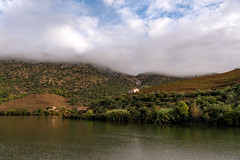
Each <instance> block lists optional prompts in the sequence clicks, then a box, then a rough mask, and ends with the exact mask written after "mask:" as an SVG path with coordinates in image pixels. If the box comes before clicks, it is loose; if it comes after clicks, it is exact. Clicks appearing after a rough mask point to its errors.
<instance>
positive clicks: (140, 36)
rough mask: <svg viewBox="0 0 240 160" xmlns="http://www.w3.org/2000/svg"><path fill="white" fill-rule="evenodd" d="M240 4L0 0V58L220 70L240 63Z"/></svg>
mask: <svg viewBox="0 0 240 160" xmlns="http://www.w3.org/2000/svg"><path fill="white" fill-rule="evenodd" d="M143 8H144V10H143ZM239 8H240V2H239V1H238V0H203V1H201V2H200V1H197V0H193V1H176V0H166V1H165V2H164V3H163V2H162V1H161V0H154V1H148V0H145V1H142V2H138V1H137V0H133V1H131V2H128V1H124V0H103V1H98V2H94V3H87V1H76V0H69V1H63V0H54V1H52V0H0V59H21V60H28V61H29V60H30V61H31V60H33V61H41V62H66V63H68V62H73V63H92V64H96V65H101V66H106V67H109V68H111V69H113V70H117V71H121V72H124V73H128V74H134V75H136V74H139V73H144V72H156V73H164V74H170V75H176V76H189V75H198V74H207V73H216V72H225V71H229V70H232V69H234V68H237V67H239V61H240V52H239V51H240V36H239V35H240V30H239V28H240V10H239Z"/></svg>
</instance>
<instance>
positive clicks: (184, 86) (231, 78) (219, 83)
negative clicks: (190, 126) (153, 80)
mask: <svg viewBox="0 0 240 160" xmlns="http://www.w3.org/2000/svg"><path fill="white" fill-rule="evenodd" d="M237 83H240V69H235V70H233V71H229V72H226V73H221V74H214V75H208V76H202V77H196V78H191V79H186V80H180V81H175V82H169V83H166V84H160V85H155V86H153V87H150V88H146V89H143V90H142V92H143V93H150V92H156V91H160V92H161V91H166V92H190V91H196V90H208V89H218V88H223V87H226V86H231V85H234V84H237Z"/></svg>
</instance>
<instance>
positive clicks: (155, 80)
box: [136, 73, 183, 86]
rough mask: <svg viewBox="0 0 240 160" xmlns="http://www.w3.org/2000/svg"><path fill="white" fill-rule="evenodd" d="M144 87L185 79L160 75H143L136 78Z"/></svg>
mask: <svg viewBox="0 0 240 160" xmlns="http://www.w3.org/2000/svg"><path fill="white" fill-rule="evenodd" d="M136 78H137V79H138V80H139V81H140V82H141V85H142V86H154V85H158V84H162V83H167V82H172V81H178V80H182V79H183V78H179V77H174V76H168V75H163V74H158V73H143V74H139V75H137V76H136Z"/></svg>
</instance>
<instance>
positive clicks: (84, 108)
mask: <svg viewBox="0 0 240 160" xmlns="http://www.w3.org/2000/svg"><path fill="white" fill-rule="evenodd" d="M88 109H89V107H78V108H77V111H86V110H88Z"/></svg>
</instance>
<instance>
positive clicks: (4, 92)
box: [0, 61, 175, 105]
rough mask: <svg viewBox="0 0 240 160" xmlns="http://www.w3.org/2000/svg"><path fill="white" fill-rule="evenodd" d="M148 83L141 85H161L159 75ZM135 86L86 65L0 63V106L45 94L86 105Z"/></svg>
mask: <svg viewBox="0 0 240 160" xmlns="http://www.w3.org/2000/svg"><path fill="white" fill-rule="evenodd" d="M145 77H148V76H145ZM155 77H158V76H157V75H155ZM140 79H141V78H140ZM164 79H166V78H165V77H164ZM141 80H143V79H141ZM167 80H172V78H169V79H167ZM174 80H175V79H174ZM165 81H166V80H164V82H165ZM152 82H153V80H152V78H145V79H144V84H145V83H146V84H148V85H150V86H151V85H152V84H155V83H158V84H159V83H162V82H163V81H162V76H161V75H159V78H158V79H157V78H155V80H154V83H152ZM138 85H139V80H138V79H137V77H135V76H132V75H127V74H123V73H119V72H115V71H112V70H110V69H108V68H104V67H96V66H93V65H90V64H57V63H36V62H20V61H0V103H3V102H7V101H10V100H13V99H18V98H21V97H24V96H26V95H30V94H40V93H49V94H55V95H60V96H63V97H66V98H69V103H70V104H72V105H75V104H78V105H87V104H88V103H90V102H91V101H92V100H94V99H99V98H100V97H102V96H118V95H121V94H124V93H126V92H127V90H128V89H129V88H132V87H140V86H138Z"/></svg>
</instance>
